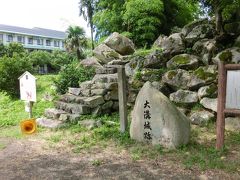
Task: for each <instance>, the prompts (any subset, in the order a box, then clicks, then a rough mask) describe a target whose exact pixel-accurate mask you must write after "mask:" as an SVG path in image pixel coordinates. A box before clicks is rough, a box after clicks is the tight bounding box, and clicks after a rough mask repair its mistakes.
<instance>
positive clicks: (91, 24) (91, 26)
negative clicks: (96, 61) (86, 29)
mask: <svg viewBox="0 0 240 180" xmlns="http://www.w3.org/2000/svg"><path fill="white" fill-rule="evenodd" d="M90 28H91V40H92V50H94V41H93V23H92V22H90Z"/></svg>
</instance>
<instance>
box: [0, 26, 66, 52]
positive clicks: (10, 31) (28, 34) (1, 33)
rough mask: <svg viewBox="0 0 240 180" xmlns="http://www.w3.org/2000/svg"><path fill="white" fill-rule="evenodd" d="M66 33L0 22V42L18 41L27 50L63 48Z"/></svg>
mask: <svg viewBox="0 0 240 180" xmlns="http://www.w3.org/2000/svg"><path fill="white" fill-rule="evenodd" d="M65 37H66V33H65V32H62V31H56V30H51V29H43V28H38V27H35V28H32V29H29V28H23V27H16V26H8V25H2V24H0V43H3V44H4V45H6V44H8V43H11V42H18V43H21V44H22V45H23V47H24V48H26V49H28V50H48V51H52V50H55V49H57V50H63V51H64V50H65V48H64V39H65Z"/></svg>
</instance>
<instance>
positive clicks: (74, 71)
mask: <svg viewBox="0 0 240 180" xmlns="http://www.w3.org/2000/svg"><path fill="white" fill-rule="evenodd" d="M94 74H95V69H93V68H89V67H88V68H85V67H83V66H82V65H78V62H77V61H74V62H72V63H71V64H69V65H66V66H65V67H64V68H63V69H62V70H61V71H60V72H59V76H58V78H57V80H55V81H54V83H55V85H56V87H57V92H59V93H61V94H64V93H66V92H67V90H68V87H79V82H83V81H87V80H90V79H92V77H93V75H94Z"/></svg>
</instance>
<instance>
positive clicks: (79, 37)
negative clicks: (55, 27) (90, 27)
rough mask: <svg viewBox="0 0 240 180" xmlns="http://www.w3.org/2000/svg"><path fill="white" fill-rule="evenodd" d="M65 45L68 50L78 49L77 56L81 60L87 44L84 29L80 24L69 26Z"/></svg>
mask: <svg viewBox="0 0 240 180" xmlns="http://www.w3.org/2000/svg"><path fill="white" fill-rule="evenodd" d="M65 45H66V49H67V51H70V52H71V51H76V53H77V58H78V60H80V59H81V58H82V51H83V48H84V47H86V46H87V40H86V36H85V31H84V29H83V28H81V27H79V26H69V28H68V29H67V38H66V39H65Z"/></svg>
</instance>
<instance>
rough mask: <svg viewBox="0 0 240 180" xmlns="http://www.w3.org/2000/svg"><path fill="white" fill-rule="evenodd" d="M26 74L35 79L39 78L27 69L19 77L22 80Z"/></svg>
mask: <svg viewBox="0 0 240 180" xmlns="http://www.w3.org/2000/svg"><path fill="white" fill-rule="evenodd" d="M25 75H28V76H29V77H31V78H33V79H35V80H36V79H37V78H36V77H35V76H33V75H32V74H31V73H30V72H28V71H25V72H24V73H23V74H22V75H21V76H20V77H19V78H18V79H19V80H20V79H21V78H22V77H24V76H25Z"/></svg>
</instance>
